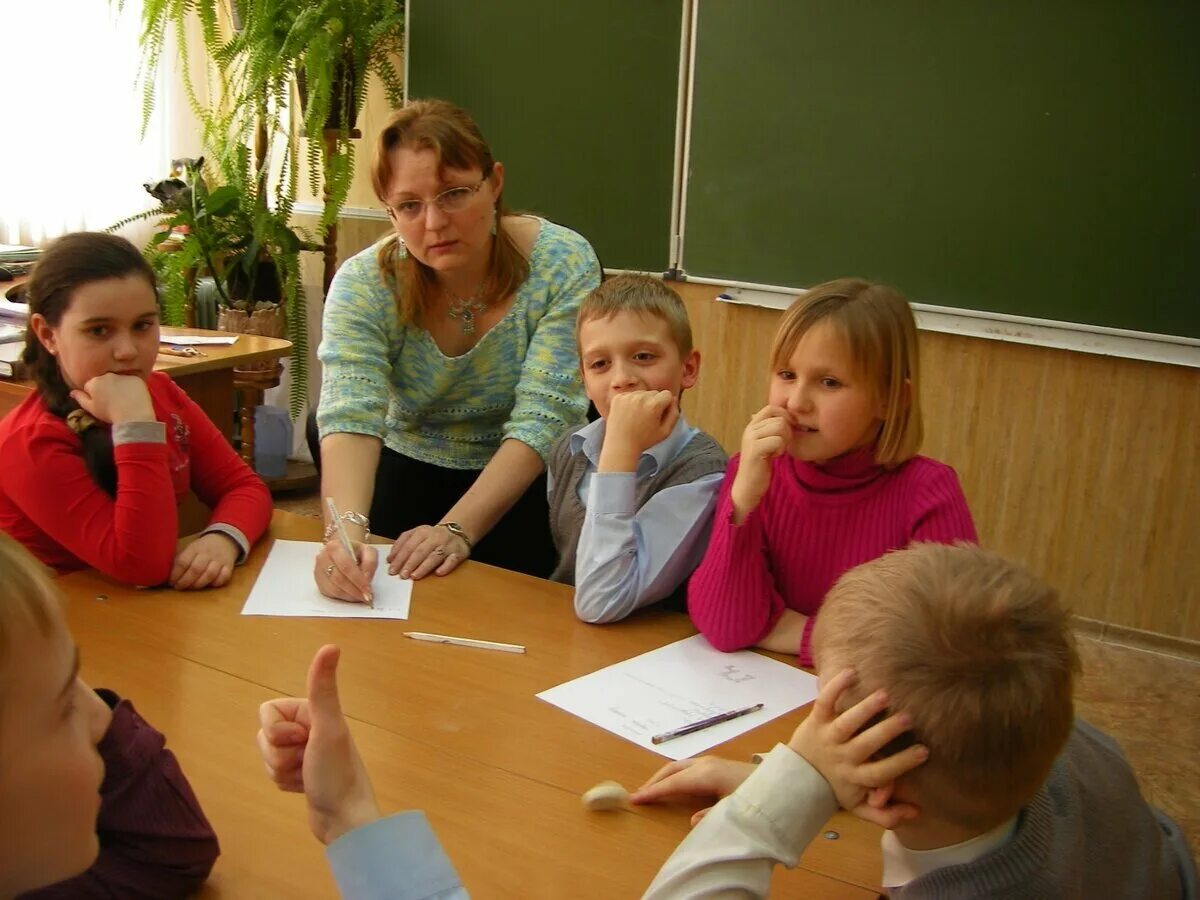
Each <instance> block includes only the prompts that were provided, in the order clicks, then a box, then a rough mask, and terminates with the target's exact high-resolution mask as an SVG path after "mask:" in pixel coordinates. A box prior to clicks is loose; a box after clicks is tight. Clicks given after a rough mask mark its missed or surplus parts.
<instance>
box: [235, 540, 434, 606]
mask: <svg viewBox="0 0 1200 900" xmlns="http://www.w3.org/2000/svg"><path fill="white" fill-rule="evenodd" d="M321 547H322V545H321V544H320V543H318V542H316V541H276V542H275V544H274V545H273V546H272V547H271V552H270V553H269V554H267V561H266V562H265V563H263V567H262V571H261V572H260V573H259V575H258V580H257V581H256V582H254V588H253V589H252V590H251V591H250V596H249V597H247V598H246V605H245V606H243V607H242V615H243V616H321V617H325V618H336V619H407V618H408V606H409V603H410V601H411V600H412V581H410V580H408V579H404V578H397V577H396V576H394V575H389V574H388V573H387V566H386V565H380V566H379V567H378V568H377V569H376V570H375V578H374V579H373V580H372V581H371V587H372V588H373V589H374V591H375V608H374V609H372V608H371V607H369V606H367V605H366V604H365V603H347V602H344V601H342V600H330V599H329V598H327V597H322V596H321V592H320V591H318V590H317V586H316V584H315V583H314V582H313V560H314V559H316V556H317V552H318V551H319V550H320V549H321ZM383 549H384V550H386V549H387V548H386V547H383ZM380 562H381V563H382V562H383V561H382V560H380Z"/></svg>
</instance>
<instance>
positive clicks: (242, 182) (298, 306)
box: [109, 147, 320, 416]
mask: <svg viewBox="0 0 1200 900" xmlns="http://www.w3.org/2000/svg"><path fill="white" fill-rule="evenodd" d="M230 158H232V159H234V160H235V161H236V162H235V163H234V164H232V165H216V164H210V165H209V166H204V165H203V159H201V160H181V161H179V162H181V163H183V168H184V169H185V170H186V171H182V172H180V173H179V175H180V176H182V177H173V178H172V179H170V180H168V181H166V182H160V183H159V184H158V185H155V186H153V188H152V187H151V186H150V185H147V189H149V190H151V193H152V194H154V196H155V197H156V199H158V200H159V201H160V205H159V206H158V207H156V208H153V209H149V210H146V211H144V212H141V213H138V214H137V215H134V216H130V217H128V218H126V219H123V220H121V221H120V222H117V223H116V224H114V225H112V226H110V229H109V230H115V229H117V228H121V227H123V226H125V225H128V224H129V223H131V222H135V221H139V220H143V219H155V220H158V221H159V222H160V230H159V231H158V233H156V234H155V235H154V236H153V237H152V238H151V239H150V241H149V243H148V244H147V245H146V247H145V249H144V251H143V252H144V253H145V255H146V258H147V259H148V260H149V261H150V264H151V265H152V266H153V267H154V270H155V272H156V273H157V274H158V278H159V285H160V298H161V303H162V307H163V318H164V321H165V322H166V323H167V324H174V325H182V324H186V323H187V322H188V310H189V307H191V305H192V304H193V303H194V299H195V290H196V283H197V281H198V279H201V278H205V277H211V278H212V280H213V283H214V287H215V290H216V293H217V298H218V307H219V311H218V327H219V328H222V329H223V330H226V331H237V332H242V333H252V334H263V335H267V336H270V337H287V338H288V340H290V341H291V342H292V354H291V360H292V368H291V375H292V379H291V396H290V398H289V399H290V406H291V410H292V414H293V416H295V415H298V414H299V412H300V410H301V409H302V407H303V405H304V403H305V401H306V399H307V390H308V323H307V316H306V302H305V297H304V288H303V285H302V283H301V273H300V252H301V251H302V250H319V249H320V246H319V245H318V244H315V243H313V242H311V241H310V240H307V239H306V238H305V237H304V236H302V235H301V234H300V233H299V232H297V230H295V229H293V228H292V227H291V226H290V224H289V222H288V220H289V218H290V214H291V208H290V206H287V205H283V206H281V205H279V203H278V202H277V203H276V205H275V207H274V208H271V207H270V206H269V205H268V203H267V202H266V172H267V168H268V167H267V165H266V164H264V165H263V166H261V167H259V168H258V169H257V170H255V169H253V168H252V167H251V164H250V160H249V150H248V148H245V147H241V148H240V152H238V148H235V151H234V152H232V153H229V154H227V156H226V159H230ZM173 175H174V173H173ZM277 201H278V198H277ZM272 365H273V364H272Z"/></svg>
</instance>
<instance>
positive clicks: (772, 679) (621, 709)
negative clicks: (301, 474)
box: [538, 635, 817, 759]
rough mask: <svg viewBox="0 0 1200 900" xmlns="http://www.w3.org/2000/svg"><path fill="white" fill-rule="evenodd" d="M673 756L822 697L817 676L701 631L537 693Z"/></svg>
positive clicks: (684, 755)
mask: <svg viewBox="0 0 1200 900" xmlns="http://www.w3.org/2000/svg"><path fill="white" fill-rule="evenodd" d="M538 697H540V698H541V699H542V700H545V701H546V702H547V703H552V704H554V705H555V706H557V707H559V708H560V709H565V710H566V711H567V712H569V713H572V714H573V715H576V716H579V717H580V718H581V719H586V720H587V721H589V722H592V723H594V724H596V725H599V726H600V727H601V728H604V729H606V730H608V731H611V732H612V733H613V734H618V735H620V736H621V737H623V738H626V739H627V740H630V741H633V742H634V743H635V744H638V745H640V746H642V747H645V748H646V749H647V750H653V751H654V752H655V753H658V754H661V755H662V756H665V757H667V758H669V759H685V758H687V757H689V756H695V755H696V754H698V753H703V752H704V751H706V750H709V749H711V748H712V747H715V746H716V745H717V744H720V743H723V742H724V741H727V740H729V739H730V738H734V737H737V736H738V735H739V734H742V733H744V732H747V731H750V730H751V729H752V728H755V727H757V726H759V725H762V724H763V723H764V722H769V721H771V720H772V719H775V718H777V717H779V716H782V715H783V714H784V713H788V712H791V711H792V710H794V709H798V708H799V707H801V706H804V705H805V704H806V703H811V702H812V701H813V700H815V699H816V698H817V679H816V677H815V676H813V675H809V674H808V673H807V672H805V671H803V670H801V669H798V668H796V667H795V666H789V665H787V664H786V663H781V662H779V661H778V660H774V659H770V658H769V657H766V656H760V655H759V654H757V653H752V652H750V651H749V650H742V651H739V652H737V653H722V652H720V651H719V650H714V649H713V648H712V645H710V644H709V643H708V641H706V640H705V639H704V637H703V636H701V635H696V636H695V637H690V638H686V639H685V640H682V641H677V642H676V643H674V644H668V645H667V646H665V647H660V648H659V649H657V650H651V651H650V652H649V653H643V654H642V655H641V656H635V657H634V658H633V659H627V660H625V661H624V662H619V663H616V664H615V665H611V666H609V667H608V668H605V669H600V670H599V671H596V672H592V673H591V674H590V675H584V676H583V677H581V678H576V679H575V680H574V681H568V682H566V683H565V684H560V685H558V686H557V687H552V688H550V689H549V690H546V691H542V692H541V693H540V694H538ZM756 703H761V704H763V708H762V709H761V710H759V711H758V712H754V713H750V714H749V715H745V716H741V717H740V718H737V719H732V720H731V721H728V722H722V723H721V724H720V725H714V726H713V727H711V728H706V729H704V730H703V731H697V732H696V733H694V734H688V735H684V736H683V737H679V738H675V739H673V740H670V741H666V742H665V743H662V744H653V743H651V740H650V739H651V738H652V737H654V735H656V734H662V733H664V732H667V731H671V730H672V729H675V728H680V727H682V726H684V725H690V724H691V723H693V722H699V721H700V720H702V719H707V718H708V717H710V716H715V715H717V714H718V713H723V712H729V711H731V710H735V709H744V708H745V707H747V706H754V705H755V704H756Z"/></svg>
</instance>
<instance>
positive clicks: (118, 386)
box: [71, 372, 155, 425]
mask: <svg viewBox="0 0 1200 900" xmlns="http://www.w3.org/2000/svg"><path fill="white" fill-rule="evenodd" d="M71 398H72V399H73V400H74V401H75V402H76V403H78V404H79V406H80V407H81V408H82V409H83V410H84V411H85V412H87V413H89V414H90V415H91V416H92V417H93V418H95V419H98V420H99V421H101V422H108V423H109V424H111V425H120V424H121V423H122V422H153V421H155V417H154V404H153V403H151V402H150V389H149V388H148V387H146V382H145V381H143V380H142V379H141V378H139V377H138V376H137V375H118V374H117V373H116V372H106V373H105V374H103V375H97V376H96V377H95V378H90V379H88V382H87V384H85V385H84V386H83V387H82V388H76V389H75V390H73V391H71Z"/></svg>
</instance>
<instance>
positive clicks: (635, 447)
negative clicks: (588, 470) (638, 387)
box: [597, 391, 679, 472]
mask: <svg viewBox="0 0 1200 900" xmlns="http://www.w3.org/2000/svg"><path fill="white" fill-rule="evenodd" d="M678 421H679V404H678V403H677V402H676V400H675V395H674V394H672V393H671V392H670V391H630V392H629V393H627V394H618V395H617V396H615V397H613V400H612V404H611V405H610V406H609V408H608V415H607V416H605V418H604V447H603V448H602V449H601V451H600V463H599V465H598V467H597V468H598V470H599V471H601V472H635V471H637V464H638V460H639V459H640V458H641V456H642V454H643V453H645V452H646V451H647V450H649V449H650V448H651V447H653V446H654V445H655V444H657V443H659V442H660V441H664V440H666V439H667V436H668V435H669V434H670V433H671V430H672V429H673V428H674V427H675V423H676V422H678Z"/></svg>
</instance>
